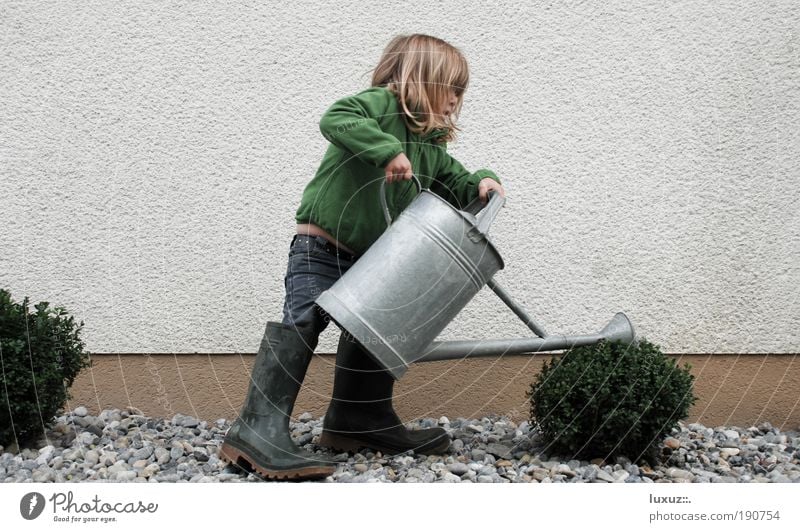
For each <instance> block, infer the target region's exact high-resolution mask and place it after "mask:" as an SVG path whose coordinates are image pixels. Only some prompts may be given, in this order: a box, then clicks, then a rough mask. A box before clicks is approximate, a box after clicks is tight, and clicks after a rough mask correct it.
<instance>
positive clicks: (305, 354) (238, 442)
mask: <svg viewBox="0 0 800 532" xmlns="http://www.w3.org/2000/svg"><path fill="white" fill-rule="evenodd" d="M316 343H317V342H316V339H314V338H313V336H312V335H309V334H308V329H300V328H298V327H296V326H289V325H284V324H281V323H277V322H271V321H270V322H267V328H266V331H265V333H264V338H263V339H262V340H261V347H260V348H259V351H258V356H257V357H256V361H255V365H254V366H253V372H252V375H251V379H250V388H249V389H248V392H247V398H246V399H245V403H244V406H243V407H242V411H241V414H240V416H239V419H237V420H236V422H235V423H234V424H233V426H231V428H230V430H229V431H228V433H227V434H226V435H225V439H224V441H223V443H222V447H221V448H220V452H219V455H220V458H222V459H223V460H225V461H226V462H228V463H230V464H233V465H236V466H239V467H240V468H242V469H244V470H246V471H253V472H255V473H257V474H259V475H261V476H262V477H264V478H266V479H274V480H281V479H286V480H292V479H298V480H299V479H319V478H324V477H327V476H328V475H331V474H332V473H333V472H334V470H335V469H336V468H335V467H334V466H333V465H332V462H329V461H327V462H326V461H324V457H320V456H319V455H314V454H312V453H309V452H307V451H305V450H303V449H301V448H300V447H298V446H297V444H295V443H294V441H292V438H291V436H290V435H289V416H290V415H291V413H292V408H293V407H294V402H295V400H296V399H297V394H298V392H299V391H300V385H301V384H302V382H303V378H304V377H305V374H306V369H308V364H309V362H310V361H311V356H312V355H313V353H314V348H315V347H316Z"/></svg>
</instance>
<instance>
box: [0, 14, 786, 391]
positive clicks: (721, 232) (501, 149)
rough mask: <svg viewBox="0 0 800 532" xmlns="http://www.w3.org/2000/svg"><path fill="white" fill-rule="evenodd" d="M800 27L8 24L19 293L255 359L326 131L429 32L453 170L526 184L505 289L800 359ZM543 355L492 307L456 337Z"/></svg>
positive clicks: (0, 252)
mask: <svg viewBox="0 0 800 532" xmlns="http://www.w3.org/2000/svg"><path fill="white" fill-rule="evenodd" d="M798 28H800V9H799V8H798V7H797V3H796V2H793V1H788V0H787V1H783V2H751V1H746V0H741V1H735V2H700V1H697V2H642V3H637V4H636V5H631V4H630V3H629V2H624V1H611V2H597V3H583V2H553V3H540V2H519V1H513V2H511V1H498V2H492V3H488V4H487V3H484V2H480V3H478V2H475V3H470V2H450V1H446V2H397V1H391V2H389V1H378V2H370V3H367V4H365V3H364V2H355V1H352V0H341V1H337V2H335V3H329V4H320V5H319V6H317V7H310V6H308V5H306V4H305V3H277V2H262V3H252V2H247V3H240V2H224V3H223V2H211V1H196V2H183V3H180V2H170V3H162V2H154V1H144V0H143V1H139V2H131V3H119V2H112V1H110V0H98V1H93V2H36V3H29V2H17V1H8V0H6V1H4V2H2V3H0V33H1V34H2V37H1V39H2V40H1V41H0V42H2V44H0V46H2V52H3V53H2V54H0V80H2V81H0V117H2V119H1V120H0V197H1V198H2V229H0V286H2V287H5V288H8V289H10V290H11V291H12V294H13V295H14V296H15V298H17V299H22V297H23V296H24V295H28V296H30V297H31V299H32V300H33V301H40V300H46V301H50V302H53V303H56V304H59V305H63V306H66V307H67V308H68V309H69V310H70V311H71V312H72V313H73V314H75V315H76V316H77V317H79V319H82V320H84V322H85V327H84V335H83V337H84V339H85V340H86V344H87V349H89V350H90V351H92V352H95V353H106V354H115V353H138V354H147V353H200V354H222V353H253V352H254V351H255V350H256V349H257V347H258V344H259V341H260V338H261V335H262V333H263V331H264V324H265V322H266V321H267V320H280V319H281V308H282V305H283V296H284V287H283V276H284V273H285V269H286V258H287V252H288V246H289V241H290V239H291V237H292V235H293V234H294V213H295V210H296V209H297V206H298V203H299V199H300V195H301V193H302V191H303V188H304V186H305V184H306V183H307V182H308V180H309V179H310V178H311V176H312V175H313V174H314V172H315V170H316V168H317V165H318V164H319V161H320V159H321V156H322V154H323V152H324V150H325V147H326V140H325V139H324V138H323V137H322V135H321V134H320V133H319V130H318V121H319V118H320V116H321V115H322V113H323V112H324V111H325V109H326V108H327V107H328V106H329V105H330V104H331V103H332V102H333V101H335V100H336V99H338V98H340V97H342V96H345V95H350V94H353V93H355V92H357V91H359V90H361V89H363V88H366V87H367V86H368V85H369V71H370V69H371V68H372V67H373V66H374V65H375V63H376V61H377V60H378V57H379V55H380V52H381V51H382V49H383V47H384V46H385V44H386V43H387V42H388V40H389V39H390V38H391V37H392V36H394V35H396V34H398V33H411V32H422V33H430V34H433V35H437V36H440V37H442V38H445V39H447V40H449V41H450V42H451V43H453V44H455V45H456V46H458V47H460V48H461V49H462V50H463V52H464V53H465V55H466V56H467V59H468V60H469V63H470V68H471V82H470V87H469V90H468V91H467V93H466V97H465V102H464V110H463V113H462V117H461V122H460V125H461V127H462V129H463V131H462V134H461V135H460V138H459V140H458V142H456V143H454V144H452V145H451V147H450V151H451V153H453V154H454V156H456V157H457V158H458V159H459V160H461V161H462V162H463V163H464V164H465V165H466V166H467V168H470V169H477V168H480V167H487V168H491V169H493V170H494V171H495V172H497V174H498V175H499V176H500V177H501V178H502V179H503V182H504V185H505V188H506V191H507V203H506V206H505V208H504V209H503V210H502V212H501V214H500V215H499V216H498V218H497V220H496V222H495V223H494V225H493V228H492V237H493V240H494V241H495V242H496V245H497V247H498V249H499V250H500V252H501V254H502V255H503V257H504V259H505V263H506V268H505V270H503V271H501V272H499V273H498V275H497V276H496V279H497V280H498V281H499V282H500V283H502V284H503V285H504V286H506V287H507V288H508V289H509V291H510V292H511V293H512V295H513V296H514V297H515V298H516V299H517V300H518V301H519V302H520V303H521V304H522V305H523V306H524V307H525V308H526V309H528V310H529V312H530V313H531V314H532V315H533V316H534V317H535V319H536V320H537V321H538V322H539V323H541V324H542V325H543V326H544V327H545V328H546V329H547V330H548V331H549V332H562V333H585V332H593V331H596V330H598V329H599V328H600V327H602V325H603V324H605V322H606V321H607V320H608V319H610V318H611V316H612V315H613V313H614V312H617V311H624V312H626V313H627V314H628V316H629V317H630V318H631V320H632V321H633V323H634V324H635V325H636V328H637V332H638V333H639V334H640V335H642V336H644V337H646V338H647V339H649V340H651V341H653V342H655V343H658V344H660V345H661V346H662V347H663V349H664V350H665V351H666V352H669V353H672V354H677V355H680V354H690V353H691V354H700V355H702V354H726V353H729V354H748V353H749V354H769V353H772V354H787V353H798V352H800V333H798V331H799V330H800V312H798V295H799V294H800V291H799V290H798V285H800V267H799V266H798V264H800V260H798V259H800V245H799V244H800V215H799V214H798V208H797V198H798V191H800V184H798V173H799V172H798V170H800V157H798V155H799V154H800V127H798V124H800V55H799V53H798V45H800V41H799V40H798ZM376 201H377V198H376ZM337 332H338V331H337V330H336V329H335V327H329V328H328V330H326V331H325V333H323V336H322V337H321V341H320V345H319V347H318V349H317V351H318V352H320V353H332V352H334V351H335V346H336V340H337V338H338V334H337ZM529 335H530V332H529V331H528V330H527V329H526V328H525V327H524V325H523V324H522V323H521V322H519V320H517V319H516V318H515V317H514V316H513V314H512V313H511V311H510V310H508V309H507V308H505V307H504V306H503V304H502V303H501V302H500V301H499V299H498V298H497V297H496V296H495V295H494V294H492V293H491V292H489V291H484V292H482V293H480V294H479V295H478V296H477V297H476V298H475V299H474V300H473V302H472V303H470V304H469V305H468V307H467V308H466V309H465V310H464V311H463V312H462V314H461V315H460V316H459V317H458V318H457V319H456V320H455V321H454V322H453V323H451V324H450V326H449V327H448V328H447V329H446V330H445V331H444V333H443V334H442V338H443V339H466V338H488V337H495V338H501V337H515V336H529ZM114 358H116V357H114ZM783 360H784V361H786V360H787V359H783ZM483 363H484V364H488V363H489V362H483ZM786 363H788V364H789V366H787V367H788V369H787V370H786V371H788V372H790V373H792V372H796V371H797V364H796V362H795V361H794V358H793V357H792V358H790V359H788V362H786ZM792 364H794V366H792ZM135 367H138V366H136V365H135V364H134V365H133V366H131V368H135ZM426 371H432V370H426ZM131 372H132V375H133V374H135V375H136V376H138V377H139V378H142V376H143V374H142V373H141V372H138V370H135V369H131ZM780 374H782V373H781V372H779V373H778V375H780ZM238 377H239V378H240V379H241V380H242V381H243V380H245V379H246V371H245V369H244V368H242V369H241V373H239V374H238ZM146 378H149V377H146ZM212 378H214V377H212ZM426 378H428V377H426ZM430 378H433V377H430ZM776 386H777V384H776ZM741 397H743V396H739V398H740V399H741ZM240 400H241V398H240Z"/></svg>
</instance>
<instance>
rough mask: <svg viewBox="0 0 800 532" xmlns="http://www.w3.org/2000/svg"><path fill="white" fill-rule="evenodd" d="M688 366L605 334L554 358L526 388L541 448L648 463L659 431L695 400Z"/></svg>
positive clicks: (645, 343)
mask: <svg viewBox="0 0 800 532" xmlns="http://www.w3.org/2000/svg"><path fill="white" fill-rule="evenodd" d="M690 369H691V366H689V365H688V364H686V365H685V366H684V367H683V368H680V367H678V366H677V364H676V363H675V360H673V359H672V358H669V357H667V356H665V355H664V354H663V353H662V352H661V350H660V348H659V347H658V346H657V345H654V344H652V343H650V342H648V341H647V340H644V339H641V340H639V342H638V343H634V344H631V345H627V344H624V343H621V342H605V341H603V342H600V343H599V344H596V345H592V346H585V347H576V348H572V349H570V350H569V351H567V352H566V353H565V354H564V355H562V356H560V357H554V358H553V359H551V360H550V362H547V363H545V364H544V366H543V369H542V371H541V373H539V375H537V378H536V380H535V381H534V382H533V384H532V385H531V388H530V390H529V392H528V396H529V397H530V400H531V420H532V422H533V424H534V426H538V429H539V430H540V433H541V436H542V437H543V439H544V440H545V442H546V445H547V449H546V451H545V452H549V453H550V454H559V455H568V456H569V455H571V456H573V457H575V458H579V459H594V458H603V459H609V458H613V457H616V456H625V457H627V458H629V459H631V460H634V461H640V460H642V459H644V460H646V461H649V462H651V463H653V464H654V463H655V462H656V460H657V451H658V449H659V444H660V443H661V441H662V440H663V437H664V436H666V435H667V434H669V432H670V431H671V429H672V428H673V427H676V426H677V423H678V421H679V420H681V419H684V418H686V416H687V415H688V414H689V408H690V407H691V406H692V405H693V404H694V403H695V401H696V400H697V398H696V397H695V396H694V394H693V391H692V389H693V381H694V377H693V376H692V374H691V373H690V372H689V370H690Z"/></svg>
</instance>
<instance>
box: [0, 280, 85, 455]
mask: <svg viewBox="0 0 800 532" xmlns="http://www.w3.org/2000/svg"><path fill="white" fill-rule="evenodd" d="M34 308H35V309H36V312H29V310H28V298H27V297H26V298H25V299H24V300H23V302H22V303H21V304H19V303H15V302H14V301H13V300H12V299H11V294H10V293H9V292H8V291H6V290H2V289H0V444H2V445H8V444H10V443H17V444H18V445H19V446H22V445H25V444H28V443H32V442H33V440H34V439H35V438H37V437H38V436H40V435H42V434H43V433H44V431H45V429H46V427H47V425H49V424H50V422H52V420H53V418H54V417H55V416H56V415H58V414H59V413H60V411H61V408H62V407H63V405H64V404H65V403H66V401H67V399H69V393H68V389H69V387H70V386H71V385H72V383H73V381H74V380H75V377H76V376H77V375H78V373H79V372H80V371H81V369H83V368H85V367H89V366H90V364H91V362H90V359H89V354H88V353H87V352H85V351H84V344H83V342H82V341H81V339H80V331H81V328H82V327H83V322H81V323H80V325H76V323H75V319H74V318H73V317H71V316H69V315H68V314H67V312H66V310H64V309H63V308H61V307H56V308H49V303H47V302H46V301H43V302H41V303H39V304H37V305H35V307H34Z"/></svg>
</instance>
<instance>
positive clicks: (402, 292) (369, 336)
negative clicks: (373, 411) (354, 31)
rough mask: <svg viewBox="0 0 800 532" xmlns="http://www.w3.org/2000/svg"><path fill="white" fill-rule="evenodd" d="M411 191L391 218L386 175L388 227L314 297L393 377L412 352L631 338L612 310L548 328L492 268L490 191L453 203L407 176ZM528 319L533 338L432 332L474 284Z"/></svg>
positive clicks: (490, 350) (526, 348) (469, 352)
mask: <svg viewBox="0 0 800 532" xmlns="http://www.w3.org/2000/svg"><path fill="white" fill-rule="evenodd" d="M412 177H413V179H414V182H415V184H416V186H417V190H418V195H417V197H416V198H414V200H413V201H412V202H411V204H410V205H409V206H408V207H406V208H405V210H404V211H403V212H402V213H401V214H400V215H399V216H398V217H397V219H396V220H392V219H391V216H390V214H389V209H388V208H387V205H386V191H385V185H386V182H385V181H383V182H382V183H381V193H380V200H381V205H382V207H383V212H384V216H385V218H386V223H387V225H388V228H387V229H386V231H385V232H384V233H383V234H382V235H381V237H380V238H379V239H378V240H376V241H375V242H374V243H373V244H372V246H370V248H369V249H368V250H367V251H366V252H365V253H364V255H362V256H361V258H359V259H358V260H357V261H356V262H355V264H353V266H351V267H350V269H349V270H348V271H347V272H345V274H344V275H342V277H341V278H340V279H339V280H338V281H337V282H336V283H334V285H333V286H332V287H331V288H330V289H328V290H326V291H324V292H322V294H320V295H319V297H317V299H316V303H317V305H319V306H320V307H322V309H324V310H325V311H326V312H327V313H328V314H329V315H330V316H331V318H332V319H333V321H334V322H336V324H337V325H338V326H339V327H340V328H342V329H343V330H345V331H347V332H348V333H350V334H351V335H352V336H353V337H354V338H355V339H356V340H357V341H359V342H360V343H361V344H362V345H363V346H364V347H365V348H366V349H367V350H368V351H369V353H370V354H371V355H372V356H373V357H374V358H375V360H376V361H377V362H378V363H379V364H380V365H381V366H383V367H384V368H385V369H386V370H388V371H389V372H390V373H391V374H392V376H393V377H394V378H395V379H398V378H400V377H401V376H402V375H403V373H405V372H406V370H407V369H408V366H409V365H410V364H412V363H414V362H425V361H433V360H447V359H457V358H472V357H488V356H501V355H524V354H534V353H537V352H541V351H554V350H562V349H569V348H570V347H573V346H581V345H590V344H594V343H597V342H599V341H601V340H609V341H614V340H620V341H623V342H627V343H631V342H633V341H634V330H633V325H632V324H631V322H630V320H628V318H627V317H626V316H625V314H623V313H621V312H619V313H617V314H616V315H615V316H614V318H613V319H612V320H611V321H610V322H609V323H608V324H607V325H606V326H605V327H604V328H603V329H602V330H601V331H600V332H598V333H594V334H588V335H577V336H563V335H548V334H547V333H545V331H544V329H542V328H541V327H540V326H539V325H537V324H536V323H535V322H534V321H533V320H532V319H531V317H530V316H529V315H528V313H527V312H525V310H524V309H522V307H520V306H519V305H518V304H517V303H516V302H515V301H514V300H513V299H512V298H511V296H510V295H509V294H508V293H507V292H506V291H505V290H504V289H503V288H502V287H501V286H500V285H498V284H497V283H496V282H495V281H494V280H492V276H493V275H494V274H495V273H497V271H498V270H502V269H503V266H504V263H503V259H502V257H501V256H500V253H498V251H497V249H496V248H495V246H494V244H492V242H491V240H490V238H489V235H488V231H489V226H490V225H491V224H492V221H493V220H494V218H495V217H496V216H497V214H498V212H499V211H500V209H501V208H502V206H503V204H504V203H505V198H503V197H501V196H500V195H499V194H496V193H491V194H490V196H489V201H488V202H487V203H486V205H485V206H483V205H482V202H481V201H480V199H478V198H476V199H475V200H473V201H472V202H471V203H470V204H469V205H467V206H466V208H464V210H458V209H456V208H455V207H453V206H452V205H450V203H448V202H447V201H445V200H444V199H442V198H441V197H439V196H438V195H437V194H435V193H433V192H431V191H430V190H427V189H423V188H422V185H421V184H420V182H419V180H418V179H417V177H416V176H412ZM486 285H488V286H489V287H490V288H491V289H492V290H493V291H494V292H495V293H496V294H497V295H498V296H499V297H500V299H501V300H502V301H503V302H504V303H505V304H506V305H508V307H509V308H510V309H511V310H512V311H513V312H514V313H515V314H516V315H517V316H518V317H519V318H520V319H521V320H522V321H523V323H525V325H527V326H528V328H530V329H531V330H532V331H533V332H534V333H535V334H536V337H535V338H513V339H505V340H503V339H500V340H458V341H447V342H437V341H435V339H436V337H437V336H438V335H439V333H441V332H442V330H444V328H445V327H446V326H447V325H448V324H449V323H450V322H451V321H452V320H453V318H455V317H456V315H457V314H458V313H459V312H461V310H462V309H463V308H464V307H465V306H466V305H467V303H469V301H470V300H471V299H472V298H473V297H474V296H475V294H477V293H478V291H479V290H480V289H481V288H483V287H484V286H486Z"/></svg>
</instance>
